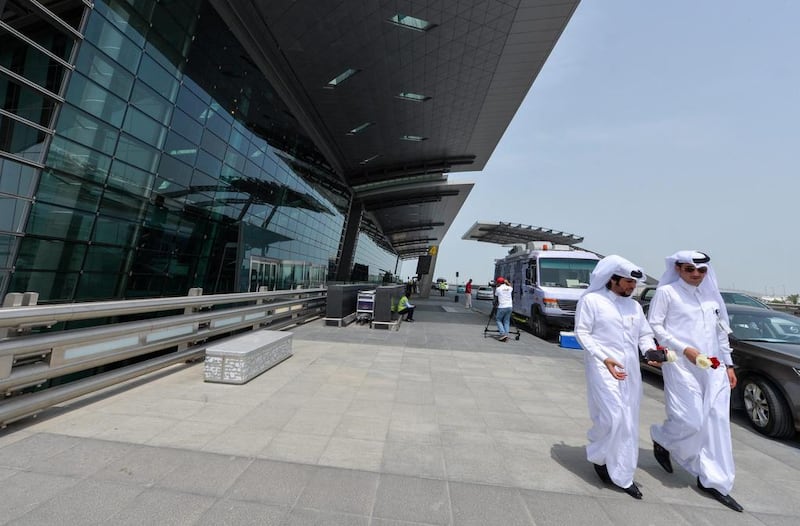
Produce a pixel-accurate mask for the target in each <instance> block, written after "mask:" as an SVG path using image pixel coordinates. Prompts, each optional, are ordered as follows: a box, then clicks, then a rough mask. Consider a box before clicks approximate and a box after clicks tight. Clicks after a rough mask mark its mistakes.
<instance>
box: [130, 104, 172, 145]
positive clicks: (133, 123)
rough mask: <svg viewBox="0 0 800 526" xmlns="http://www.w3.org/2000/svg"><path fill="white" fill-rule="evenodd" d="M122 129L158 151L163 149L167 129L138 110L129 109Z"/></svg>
mask: <svg viewBox="0 0 800 526" xmlns="http://www.w3.org/2000/svg"><path fill="white" fill-rule="evenodd" d="M122 129H123V130H125V131H126V132H128V133H130V134H131V135H133V136H134V137H136V138H137V139H141V140H143V141H144V142H146V143H147V144H149V145H150V146H154V147H156V148H158V149H161V145H162V144H163V143H164V139H165V138H166V136H167V129H166V128H165V127H164V126H161V125H160V124H158V123H157V122H156V121H154V120H153V119H151V118H150V117H148V116H147V115H145V114H144V113H142V112H141V111H139V110H137V109H136V108H128V113H127V115H125V123H124V124H123V125H122Z"/></svg>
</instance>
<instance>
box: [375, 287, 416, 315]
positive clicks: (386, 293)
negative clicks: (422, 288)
mask: <svg viewBox="0 0 800 526" xmlns="http://www.w3.org/2000/svg"><path fill="white" fill-rule="evenodd" d="M404 291H405V285H383V286H381V287H378V288H377V289H375V312H374V313H373V319H374V320H375V321H392V314H393V313H394V311H395V310H397V303H398V302H399V301H400V296H402V295H403V292H404ZM412 303H413V301H412Z"/></svg>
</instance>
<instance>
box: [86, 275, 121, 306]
mask: <svg viewBox="0 0 800 526" xmlns="http://www.w3.org/2000/svg"><path fill="white" fill-rule="evenodd" d="M119 280H120V276H119V274H97V273H94V272H92V273H88V272H84V273H83V274H82V275H81V276H80V280H79V281H78V286H77V288H76V290H75V299H76V300H77V301H99V300H107V299H115V298H119V294H118V293H117V285H118V283H119Z"/></svg>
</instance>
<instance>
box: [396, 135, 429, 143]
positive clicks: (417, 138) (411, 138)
mask: <svg viewBox="0 0 800 526" xmlns="http://www.w3.org/2000/svg"><path fill="white" fill-rule="evenodd" d="M400 139H401V140H404V141H411V142H422V141H427V140H428V138H427V137H421V136H419V135H403V136H402V137H400Z"/></svg>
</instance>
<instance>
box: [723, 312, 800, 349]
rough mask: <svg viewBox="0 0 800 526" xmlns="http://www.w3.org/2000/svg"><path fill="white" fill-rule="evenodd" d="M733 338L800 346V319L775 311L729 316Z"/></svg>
mask: <svg viewBox="0 0 800 526" xmlns="http://www.w3.org/2000/svg"><path fill="white" fill-rule="evenodd" d="M729 317H730V321H731V330H732V331H733V337H734V338H736V339H737V340H743V341H764V342H775V343H793V344H797V345H800V318H798V317H796V316H791V315H789V314H782V313H779V312H775V311H766V310H765V311H764V312H763V313H762V312H759V311H755V312H753V311H749V312H745V313H733V314H730V315H729Z"/></svg>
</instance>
